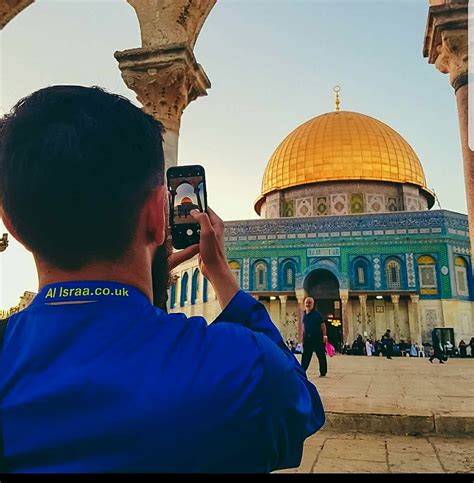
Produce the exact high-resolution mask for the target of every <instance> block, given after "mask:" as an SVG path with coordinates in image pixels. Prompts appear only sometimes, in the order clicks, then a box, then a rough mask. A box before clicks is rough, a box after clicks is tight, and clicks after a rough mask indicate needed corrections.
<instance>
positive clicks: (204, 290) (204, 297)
mask: <svg viewBox="0 0 474 483" xmlns="http://www.w3.org/2000/svg"><path fill="white" fill-rule="evenodd" d="M208 283H209V282H208V281H207V278H204V280H203V281H202V301H203V302H204V303H206V302H207V284H208Z"/></svg>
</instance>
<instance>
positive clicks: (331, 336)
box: [303, 268, 343, 352]
mask: <svg viewBox="0 0 474 483" xmlns="http://www.w3.org/2000/svg"><path fill="white" fill-rule="evenodd" d="M303 288H304V289H305V292H306V293H307V294H308V295H309V296H310V297H313V299H314V300H315V303H316V308H317V310H319V312H321V314H322V315H323V317H324V318H325V319H326V320H327V322H326V328H327V335H328V340H329V342H330V343H331V344H332V345H333V346H334V347H335V348H336V350H337V351H338V352H341V349H342V341H343V338H342V312H341V299H340V296H339V280H338V279H337V277H336V276H335V275H334V274H333V273H332V272H331V271H329V270H325V269H323V268H318V269H316V270H313V271H312V272H310V273H309V274H308V275H307V277H306V278H305V280H304V283H303Z"/></svg>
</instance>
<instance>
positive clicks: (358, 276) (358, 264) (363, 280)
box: [354, 259, 369, 288]
mask: <svg viewBox="0 0 474 483" xmlns="http://www.w3.org/2000/svg"><path fill="white" fill-rule="evenodd" d="M354 282H355V286H356V287H357V288H363V287H367V286H368V285H369V268H368V263H367V261H366V260H363V259H358V260H356V261H355V262H354Z"/></svg>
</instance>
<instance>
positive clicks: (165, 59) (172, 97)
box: [114, 0, 216, 169]
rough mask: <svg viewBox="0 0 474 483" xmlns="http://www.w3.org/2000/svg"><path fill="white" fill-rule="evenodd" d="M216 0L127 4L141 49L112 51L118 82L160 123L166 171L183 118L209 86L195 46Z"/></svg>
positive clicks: (175, 150) (155, 0)
mask: <svg viewBox="0 0 474 483" xmlns="http://www.w3.org/2000/svg"><path fill="white" fill-rule="evenodd" d="M215 2H216V0H193V1H192V2H190V1H189V0H173V2H170V1H169V0H128V3H130V5H131V6H132V7H133V8H134V9H135V11H136V13H137V16H138V21H139V23H140V31H141V37H142V47H141V48H138V49H131V50H124V51H121V52H115V54H114V56H115V58H116V59H117V61H118V63H119V68H120V70H121V71H122V78H123V80H124V82H125V84H126V85H127V87H129V88H130V89H132V90H133V91H134V92H135V93H136V95H137V99H138V101H140V103H141V104H142V105H143V109H144V111H145V112H147V113H149V114H151V115H152V116H153V117H154V118H155V119H158V120H159V121H161V122H162V123H163V124H164V126H165V129H166V132H165V134H164V151H165V169H167V168H168V167H169V166H176V165H177V162H178V139H179V128H180V124H181V115H182V113H183V111H184V109H185V108H186V107H187V105H188V104H189V103H190V102H192V101H193V100H194V99H196V98H198V97H200V96H205V95H207V94H206V90H207V89H208V88H210V87H211V83H210V81H209V79H208V78H207V76H206V74H205V72H204V70H203V68H202V67H201V65H200V64H198V63H197V62H196V59H195V57H194V53H193V48H194V44H195V43H196V40H197V36H198V35H199V32H200V30H201V27H202V25H203V24H204V21H205V20H206V17H207V16H208V14H209V12H210V11H211V9H212V7H213V6H214V4H215Z"/></svg>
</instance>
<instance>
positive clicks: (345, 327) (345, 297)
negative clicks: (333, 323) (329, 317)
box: [339, 288, 349, 344]
mask: <svg viewBox="0 0 474 483" xmlns="http://www.w3.org/2000/svg"><path fill="white" fill-rule="evenodd" d="M339 297H341V315H342V338H343V343H344V344H345V343H346V342H347V338H348V337H349V320H348V317H347V304H348V302H349V290H348V289H344V288H341V289H339Z"/></svg>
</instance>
